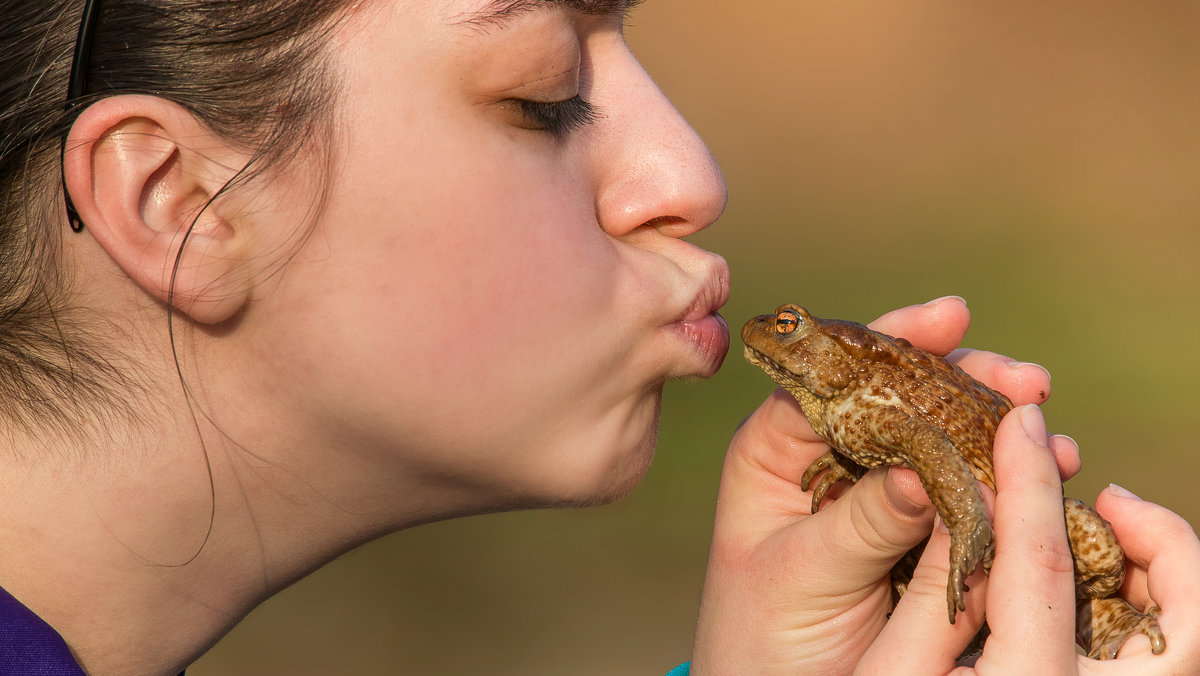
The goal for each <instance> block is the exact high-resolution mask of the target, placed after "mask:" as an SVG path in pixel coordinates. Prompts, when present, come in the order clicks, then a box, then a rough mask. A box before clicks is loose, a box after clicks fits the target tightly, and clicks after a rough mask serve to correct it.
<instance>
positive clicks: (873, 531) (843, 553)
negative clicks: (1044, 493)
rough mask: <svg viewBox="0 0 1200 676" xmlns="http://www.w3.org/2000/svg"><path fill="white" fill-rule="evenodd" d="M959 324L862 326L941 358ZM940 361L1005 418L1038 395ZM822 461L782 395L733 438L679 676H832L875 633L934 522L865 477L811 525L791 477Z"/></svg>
mask: <svg viewBox="0 0 1200 676" xmlns="http://www.w3.org/2000/svg"><path fill="white" fill-rule="evenodd" d="M968 323H969V313H968V311H967V309H966V305H965V304H964V303H963V301H962V300H961V299H958V298H944V299H939V300H937V301H933V302H931V303H928V304H926V305H923V306H912V307H908V308H903V309H901V310H897V311H895V312H891V313H889V314H887V315H885V316H883V317H881V318H880V319H879V320H877V321H876V322H873V323H872V324H871V326H872V328H874V329H876V330H879V331H883V332H885V333H889V334H892V335H901V336H904V337H906V338H908V339H909V340H910V341H911V342H912V343H913V344H914V345H917V346H918V347H922V348H924V349H926V350H930V351H932V352H936V353H938V354H947V353H949V352H950V351H951V350H952V349H953V348H954V347H955V346H956V345H957V344H958V342H959V341H960V340H961V339H962V336H963V334H964V333H965V332H966V329H967V325H968ZM951 358H952V359H954V360H957V361H958V363H959V364H960V365H961V366H962V367H963V368H964V369H966V370H967V371H969V372H971V373H972V375H974V376H975V377H976V378H979V379H980V380H982V381H983V382H985V383H987V384H988V385H989V386H991V387H993V388H994V389H997V390H999V391H1001V392H1004V393H1005V394H1006V395H1008V396H1009V398H1010V399H1012V400H1013V401H1014V402H1015V403H1016V404H1018V405H1020V404H1023V403H1031V402H1038V403H1040V402H1042V401H1044V400H1045V399H1046V397H1047V396H1048V394H1049V391H1050V382H1049V376H1048V374H1047V373H1046V371H1045V370H1044V369H1042V368H1040V367H1037V366H1034V365H1030V364H1017V363H1014V362H1012V361H1011V360H1009V359H1007V358H1005V357H1002V356H1000V355H996V354H992V353H988V352H977V351H966V350H963V351H959V352H956V353H955V354H954V355H952V356H951ZM1050 443H1051V447H1052V448H1054V449H1056V452H1057V455H1058V459H1059V466H1060V471H1061V472H1062V474H1063V476H1064V477H1065V476H1070V475H1072V474H1074V473H1075V472H1076V471H1078V468H1079V459H1078V449H1077V448H1076V447H1075V444H1074V442H1073V441H1071V440H1070V439H1068V438H1066V437H1054V438H1053V439H1052V441H1051V442H1050ZM828 448H829V447H828V446H827V445H826V444H825V442H824V441H822V440H821V439H819V438H818V437H817V436H816V435H815V434H814V433H813V432H812V430H811V428H810V427H809V425H808V422H807V420H806V419H805V418H804V415H803V413H802V412H801V411H800V408H799V406H798V405H797V404H796V402H795V400H794V399H792V397H791V396H790V395H788V394H786V393H785V392H782V391H776V392H775V393H774V394H772V395H771V396H770V397H769V398H768V399H767V401H766V402H764V403H763V405H762V406H760V407H759V409H758V410H757V411H755V412H754V414H753V415H751V416H750V418H748V419H747V420H746V422H745V423H743V425H742V426H741V427H740V428H739V429H738V431H737V433H736V435H735V436H734V439H733V441H732V443H731V445H730V448H729V453H728V455H727V456H726V461H725V467H724V470H723V473H722V478H721V488H720V497H719V502H718V506H717V515H716V524H715V527H714V534H713V544H712V551H711V554H710V559H709V564H708V573H707V576H706V579H705V587H704V594H703V599H702V604H701V612H700V621H699V625H698V629H697V637H696V646H695V653H694V657H693V664H692V673H693V674H696V675H700V674H746V673H754V674H771V673H776V672H779V673H788V674H793V673H797V670H798V669H802V668H803V669H806V670H808V671H809V672H810V673H822V674H835V673H846V672H849V671H851V670H853V669H854V667H855V665H856V664H857V663H858V661H859V659H860V658H861V657H862V656H863V654H864V653H865V652H866V651H867V649H868V648H869V647H870V645H871V643H872V641H873V640H874V639H875V637H876V635H877V634H878V633H879V631H880V630H881V629H882V628H883V626H884V624H885V623H886V621H887V615H888V612H889V611H890V610H891V593H892V592H891V586H890V583H889V579H888V572H889V570H890V568H891V566H892V564H894V563H895V562H896V560H898V559H899V558H900V557H901V556H902V555H903V554H904V553H906V552H907V551H908V550H909V549H911V548H912V547H914V546H915V545H916V544H918V543H919V542H920V541H921V540H922V539H924V538H925V537H926V536H927V535H928V534H929V532H930V528H931V523H932V520H933V515H934V512H933V509H932V507H930V505H929V500H928V498H926V497H925V493H924V490H923V489H922V488H921V485H920V481H919V480H918V478H917V476H916V474H915V473H914V472H912V471H910V470H903V469H898V468H892V469H890V470H878V471H872V472H868V473H867V475H866V476H864V477H863V479H861V480H860V481H859V482H858V484H857V485H856V486H855V487H854V488H853V490H849V491H846V492H845V495H844V496H843V497H842V498H841V499H838V500H834V501H832V502H827V503H826V504H825V506H824V507H823V508H822V509H821V511H820V512H819V513H818V514H817V515H811V510H810V506H811V499H812V494H811V493H809V492H803V491H801V490H800V486H799V484H800V477H801V476H802V475H803V473H804V471H805V469H807V468H808V466H809V465H810V464H811V463H812V462H813V460H815V459H816V458H818V457H820V456H821V455H822V454H823V453H825V452H826V451H827V450H828ZM838 492H839V490H838V489H834V491H831V493H830V495H831V497H835V496H836V495H837V493H838ZM1060 511H1061V505H1060ZM943 557H944V558H945V559H946V561H947V562H948V560H949V556H948V554H945V553H943ZM945 579H946V578H945V577H944V576H943V577H942V581H941V585H942V590H943V591H942V593H943V595H942V607H943V612H942V613H941V614H940V615H939V617H940V618H941V619H942V621H943V623H945V612H944V608H945ZM968 612H971V609H970V608H969V609H968ZM959 625H962V623H961V622H960V623H959Z"/></svg>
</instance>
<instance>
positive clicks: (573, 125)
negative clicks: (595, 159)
mask: <svg viewBox="0 0 1200 676" xmlns="http://www.w3.org/2000/svg"><path fill="white" fill-rule="evenodd" d="M514 102H515V103H516V104H517V106H518V107H519V108H520V110H521V116H522V117H524V118H525V121H526V122H527V123H528V124H529V125H530V127H531V128H533V129H538V130H542V131H547V132H549V133H550V134H551V135H552V136H554V137H555V138H558V139H562V138H565V137H567V136H570V135H571V134H572V133H573V132H576V131H579V130H580V129H582V128H584V127H586V126H588V125H589V124H592V123H593V122H595V121H596V119H597V118H599V117H600V112H599V111H598V110H596V107H595V106H593V105H592V104H591V103H589V102H588V101H586V100H585V99H584V98H583V96H581V95H579V94H576V95H575V96H572V97H571V98H569V99H565V100H563V101H529V100H526V99H516V100H515V101H514Z"/></svg>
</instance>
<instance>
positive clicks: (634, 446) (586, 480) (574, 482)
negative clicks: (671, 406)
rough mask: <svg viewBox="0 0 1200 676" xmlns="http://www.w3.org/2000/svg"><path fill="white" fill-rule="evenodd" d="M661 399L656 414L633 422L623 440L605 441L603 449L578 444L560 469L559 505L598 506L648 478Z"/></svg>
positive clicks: (555, 502) (554, 502)
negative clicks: (569, 458) (637, 431)
mask: <svg viewBox="0 0 1200 676" xmlns="http://www.w3.org/2000/svg"><path fill="white" fill-rule="evenodd" d="M658 410H659V407H658V402H656V403H655V406H654V414H653V416H652V417H651V418H650V419H649V420H644V421H641V424H640V425H639V424H637V423H636V422H633V421H630V422H629V426H628V427H626V428H625V430H624V432H625V434H624V435H622V436H623V437H624V438H622V439H621V440H620V442H612V441H611V440H610V443H608V444H604V445H603V447H601V448H596V447H588V446H584V447H583V448H579V447H578V446H576V447H575V448H574V449H573V450H572V454H573V457H574V461H573V462H569V463H566V464H565V465H564V467H560V468H559V469H558V471H557V475H558V477H557V478H558V480H557V481H553V480H552V481H550V482H548V483H547V485H556V486H557V490H556V492H557V493H558V495H557V496H556V497H552V498H551V504H552V506H556V507H598V506H600V505H607V504H611V503H613V502H616V501H618V500H620V499H621V498H624V497H626V496H628V495H629V494H630V493H632V492H633V489H634V488H637V485H638V484H639V483H641V482H642V479H643V478H645V476H646V472H648V471H649V470H650V463H651V461H653V460H654V449H655V446H656V445H657V444H658ZM639 427H640V428H641V434H639V435H637V436H636V437H633V436H632V435H629V434H628V433H629V431H630V430H631V429H638V428H639Z"/></svg>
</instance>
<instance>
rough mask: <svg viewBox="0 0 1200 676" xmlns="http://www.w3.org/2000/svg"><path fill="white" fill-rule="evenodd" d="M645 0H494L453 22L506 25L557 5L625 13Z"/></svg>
mask: <svg viewBox="0 0 1200 676" xmlns="http://www.w3.org/2000/svg"><path fill="white" fill-rule="evenodd" d="M642 1H643V0H491V1H490V2H489V3H488V4H487V5H486V6H485V7H484V8H483V9H480V10H476V11H473V12H466V13H464V14H462V15H460V16H458V17H457V18H456V19H455V20H454V21H453V23H454V24H456V25H460V26H472V27H476V28H488V27H494V26H503V25H505V24H506V23H508V22H509V21H510V20H511V19H512V18H513V17H516V16H519V15H521V14H524V13H526V12H531V11H537V10H546V9H554V8H565V9H571V10H574V11H576V12H580V13H582V14H589V15H624V14H626V13H628V12H629V10H631V9H633V8H634V7H635V6H636V5H639V4H641V3H642Z"/></svg>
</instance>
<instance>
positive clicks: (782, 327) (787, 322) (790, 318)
mask: <svg viewBox="0 0 1200 676" xmlns="http://www.w3.org/2000/svg"><path fill="white" fill-rule="evenodd" d="M799 323H800V318H799V317H797V316H796V315H795V314H793V313H791V312H780V313H779V315H778V316H776V317H775V333H778V334H779V335H781V336H786V335H788V334H790V333H792V332H793V331H795V330H796V326H797V325H798V324H799Z"/></svg>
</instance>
